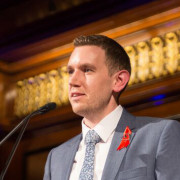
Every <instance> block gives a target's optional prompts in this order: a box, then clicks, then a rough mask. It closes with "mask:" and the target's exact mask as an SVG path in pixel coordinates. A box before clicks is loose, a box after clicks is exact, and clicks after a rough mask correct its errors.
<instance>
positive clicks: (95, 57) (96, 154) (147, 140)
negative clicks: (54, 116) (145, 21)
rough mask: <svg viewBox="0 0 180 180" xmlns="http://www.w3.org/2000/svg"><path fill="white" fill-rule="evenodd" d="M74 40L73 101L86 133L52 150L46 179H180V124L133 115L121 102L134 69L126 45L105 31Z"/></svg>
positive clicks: (71, 92) (70, 69) (69, 66)
mask: <svg viewBox="0 0 180 180" xmlns="http://www.w3.org/2000/svg"><path fill="white" fill-rule="evenodd" d="M74 45H75V49H74V51H73V52H72V54H71V57H70V60H69V63H68V72H69V100H70V103H71V105H72V109H73V111H74V112H75V113H76V114H78V115H80V116H82V117H84V118H83V120H82V134H80V135H78V136H76V137H74V138H73V139H71V140H69V141H68V142H66V143H64V144H62V145H60V146H59V147H57V148H55V149H53V150H52V151H51V152H50V153H49V156H48V159H47V162H46V167H45V174H44V180H128V179H132V180H178V179H180V124H179V123H178V122H176V121H171V120H164V119H159V118H156V119H155V118H150V117H135V116H132V115H131V114H129V113H128V112H127V111H126V110H125V109H123V108H122V107H121V105H119V103H118V99H119V96H120V94H121V93H122V91H123V90H124V89H125V87H126V86H127V83H128V81H129V78H130V73H131V68H130V61H129V58H128V56H127V54H126V52H125V51H124V49H123V48H122V47H121V46H120V45H119V44H118V43H116V42H115V41H114V40H112V39H110V38H108V37H105V36H102V35H92V36H81V37H78V38H76V39H75V41H74ZM91 138H92V139H93V140H94V139H96V140H95V141H93V142H92V141H91V140H90V139H91Z"/></svg>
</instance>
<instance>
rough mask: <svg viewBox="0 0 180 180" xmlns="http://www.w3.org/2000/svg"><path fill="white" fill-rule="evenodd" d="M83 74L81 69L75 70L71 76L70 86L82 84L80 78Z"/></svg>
mask: <svg viewBox="0 0 180 180" xmlns="http://www.w3.org/2000/svg"><path fill="white" fill-rule="evenodd" d="M80 79H81V75H80V72H79V71H74V72H73V73H72V74H71V75H70V76H69V85H70V86H80V81H81V80H80Z"/></svg>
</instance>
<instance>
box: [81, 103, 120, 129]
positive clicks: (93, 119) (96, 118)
mask: <svg viewBox="0 0 180 180" xmlns="http://www.w3.org/2000/svg"><path fill="white" fill-rule="evenodd" d="M117 106H118V105H116V106H114V107H113V108H111V109H110V110H108V111H103V112H98V113H93V112H92V113H89V115H86V116H85V117H84V119H83V123H84V124H85V125H86V126H87V127H89V128H90V129H92V128H94V127H95V126H96V125H97V124H98V123H99V122H100V121H101V120H102V119H103V118H105V117H106V116H107V115H108V114H110V113H111V112H112V111H114V109H116V108H117Z"/></svg>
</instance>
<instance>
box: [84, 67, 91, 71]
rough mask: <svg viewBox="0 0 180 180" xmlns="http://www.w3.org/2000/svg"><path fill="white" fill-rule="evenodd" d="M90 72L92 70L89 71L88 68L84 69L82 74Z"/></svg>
mask: <svg viewBox="0 0 180 180" xmlns="http://www.w3.org/2000/svg"><path fill="white" fill-rule="evenodd" d="M90 71H92V70H91V69H89V68H85V69H84V72H90Z"/></svg>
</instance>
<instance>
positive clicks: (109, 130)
mask: <svg viewBox="0 0 180 180" xmlns="http://www.w3.org/2000/svg"><path fill="white" fill-rule="evenodd" d="M121 114H122V107H121V106H120V105H119V106H118V107H117V108H116V109H114V110H113V111H112V112H111V113H110V114H108V115H107V116H106V117H104V118H103V119H102V120H101V121H100V122H99V123H98V124H97V125H96V126H95V127H94V128H93V129H94V130H95V131H96V132H97V133H98V135H99V136H100V137H101V141H100V142H99V143H97V144H96V147H95V159H94V179H93V180H101V177H102V172H103V169H104V165H105V162H106V158H107V154H108V151H109V148H110V145H111V141H112V138H113V135H114V131H115V128H116V126H117V124H118V121H119V119H120V117H121ZM89 130H90V128H88V127H87V126H86V125H85V124H84V123H83V120H82V134H83V138H82V141H81V142H80V144H79V149H78V151H77V153H76V155H75V159H74V163H73V167H72V171H71V174H70V179H69V180H78V179H79V174H80V171H81V168H82V165H83V162H84V156H85V151H86V145H85V142H84V139H85V136H86V133H87V132H88V131H89Z"/></svg>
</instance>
